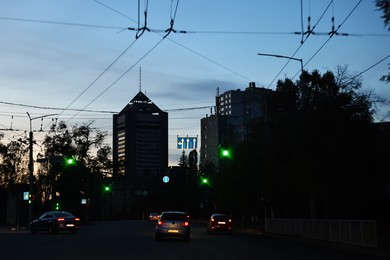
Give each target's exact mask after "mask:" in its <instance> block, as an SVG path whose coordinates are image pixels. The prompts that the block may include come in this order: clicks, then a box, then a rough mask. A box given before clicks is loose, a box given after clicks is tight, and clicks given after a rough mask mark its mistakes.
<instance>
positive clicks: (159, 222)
mask: <svg viewBox="0 0 390 260" xmlns="http://www.w3.org/2000/svg"><path fill="white" fill-rule="evenodd" d="M164 223H165V222H164V221H162V220H159V221H157V225H159V226H162V225H164Z"/></svg>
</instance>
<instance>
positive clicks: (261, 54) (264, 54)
mask: <svg viewBox="0 0 390 260" xmlns="http://www.w3.org/2000/svg"><path fill="white" fill-rule="evenodd" d="M257 55H259V56H270V57H276V58H284V59H289V60H296V61H300V62H301V73H303V60H302V59H298V58H294V57H289V56H283V55H277V54H266V53H258V54H257Z"/></svg>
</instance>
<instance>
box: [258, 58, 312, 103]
mask: <svg viewBox="0 0 390 260" xmlns="http://www.w3.org/2000/svg"><path fill="white" fill-rule="evenodd" d="M257 55H259V56H270V57H276V58H284V59H289V60H296V61H299V62H301V76H302V77H303V60H302V59H298V58H294V57H289V56H283V55H277V54H267V53H258V54H257ZM300 84H301V91H302V96H303V100H304V101H306V88H305V84H304V83H303V82H302V78H301V80H300Z"/></svg>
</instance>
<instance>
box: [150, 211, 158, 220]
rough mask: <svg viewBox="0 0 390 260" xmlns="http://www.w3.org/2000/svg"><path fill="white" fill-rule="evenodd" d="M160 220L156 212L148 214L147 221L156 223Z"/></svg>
mask: <svg viewBox="0 0 390 260" xmlns="http://www.w3.org/2000/svg"><path fill="white" fill-rule="evenodd" d="M159 218H160V214H159V213H156V212H152V213H150V214H149V218H148V220H149V221H157V220H158V219H159Z"/></svg>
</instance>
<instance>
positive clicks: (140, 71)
mask: <svg viewBox="0 0 390 260" xmlns="http://www.w3.org/2000/svg"><path fill="white" fill-rule="evenodd" d="M141 90H142V88H141V67H139V92H141Z"/></svg>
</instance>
